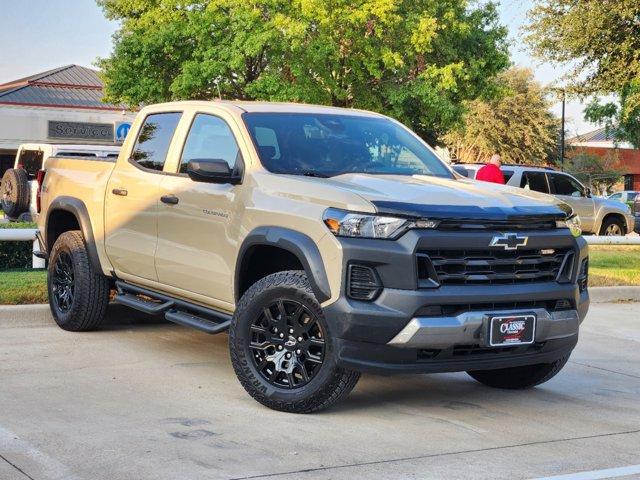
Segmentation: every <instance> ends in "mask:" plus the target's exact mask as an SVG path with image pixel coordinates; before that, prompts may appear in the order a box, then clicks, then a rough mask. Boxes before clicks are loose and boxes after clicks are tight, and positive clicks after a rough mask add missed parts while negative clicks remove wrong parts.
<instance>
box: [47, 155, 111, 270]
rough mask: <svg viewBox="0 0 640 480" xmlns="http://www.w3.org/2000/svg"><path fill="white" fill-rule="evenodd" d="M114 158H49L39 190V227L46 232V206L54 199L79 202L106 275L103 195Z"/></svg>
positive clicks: (106, 260)
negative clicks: (84, 208) (40, 203)
mask: <svg viewBox="0 0 640 480" xmlns="http://www.w3.org/2000/svg"><path fill="white" fill-rule="evenodd" d="M114 166H115V159H108V160H107V159H98V160H96V159H95V158H94V159H83V158H65V157H51V158H50V159H49V160H48V162H47V173H46V176H45V179H44V184H43V189H42V211H41V213H40V215H39V217H38V228H39V229H40V230H41V231H45V229H46V222H47V217H48V214H49V207H50V205H51V203H52V202H54V201H55V199H56V198H59V197H64V196H66V197H72V198H76V199H79V200H81V201H82V203H84V205H85V207H86V208H87V212H88V214H89V219H88V221H89V222H90V226H91V230H92V231H93V236H94V240H95V243H96V250H97V252H98V257H99V259H100V265H101V266H102V270H103V273H105V274H108V273H109V272H110V270H111V264H110V263H109V259H108V258H107V255H106V252H105V247H104V196H105V189H106V186H107V182H108V180H109V177H110V176H111V172H112V171H113V168H114Z"/></svg>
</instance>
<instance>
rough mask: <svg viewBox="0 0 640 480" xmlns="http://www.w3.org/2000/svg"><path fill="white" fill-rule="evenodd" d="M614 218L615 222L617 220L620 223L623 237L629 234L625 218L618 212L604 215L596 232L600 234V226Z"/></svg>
mask: <svg viewBox="0 0 640 480" xmlns="http://www.w3.org/2000/svg"><path fill="white" fill-rule="evenodd" d="M614 218H615V219H616V220H619V221H620V223H621V224H622V229H623V232H624V235H626V234H627V233H629V232H628V231H627V219H626V218H625V216H624V215H623V214H622V213H619V212H609V213H606V214H605V215H604V216H603V217H602V219H601V220H600V223H599V225H598V228H597V230H596V232H598V233H600V230H602V226H603V225H604V224H605V223H606V222H607V220H610V219H614Z"/></svg>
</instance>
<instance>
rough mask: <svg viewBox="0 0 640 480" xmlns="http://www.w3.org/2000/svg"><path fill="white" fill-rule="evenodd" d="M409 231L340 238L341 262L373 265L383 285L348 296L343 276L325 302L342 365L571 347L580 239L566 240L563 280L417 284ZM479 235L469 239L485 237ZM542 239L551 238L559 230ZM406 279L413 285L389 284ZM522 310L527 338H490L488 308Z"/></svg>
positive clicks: (534, 356)
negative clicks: (365, 295) (392, 238)
mask: <svg viewBox="0 0 640 480" xmlns="http://www.w3.org/2000/svg"><path fill="white" fill-rule="evenodd" d="M407 235H409V236H411V235H413V236H414V238H404V237H403V239H401V240H403V241H402V242H400V243H398V241H397V242H384V241H379V240H378V241H375V240H374V241H361V242H360V243H358V241H353V240H352V239H342V240H341V243H342V245H343V256H344V264H345V267H346V265H349V264H352V263H358V264H366V265H369V266H373V267H375V268H376V272H377V273H378V274H379V276H380V279H381V282H382V284H383V285H384V288H383V289H382V291H381V292H380V294H379V296H378V297H377V298H376V299H375V300H373V301H361V300H354V299H353V298H349V295H348V294H347V292H346V288H347V281H346V279H345V281H344V282H343V286H342V289H343V292H342V294H341V296H340V298H339V299H338V300H337V301H335V302H334V303H332V304H330V305H328V306H325V307H324V308H323V310H324V314H325V317H326V319H327V322H328V324H329V328H330V329H331V331H332V336H333V337H334V339H335V340H336V341H335V348H336V352H337V357H338V362H339V364H340V365H342V366H343V367H345V368H350V369H353V370H358V371H368V372H375V373H435V372H454V371H469V370H488V369H498V368H508V367H515V366H522V365H532V364H537V363H550V362H553V361H555V360H557V359H559V358H562V357H564V356H566V355H568V354H569V353H570V352H571V351H572V350H573V348H574V347H575V345H576V343H577V341H578V331H579V326H580V323H581V322H582V321H583V320H584V318H585V316H586V314H587V311H588V308H589V295H588V291H587V290H586V289H585V288H584V287H583V288H581V287H580V286H579V283H578V281H577V277H578V270H579V266H580V265H581V263H582V262H583V260H584V259H586V258H587V246H586V242H585V241H584V240H583V239H577V240H576V239H573V238H571V239H569V240H568V241H570V242H571V244H572V245H573V247H572V248H573V252H574V260H573V263H574V268H573V271H572V273H571V276H572V278H571V279H570V280H571V281H568V282H564V283H560V282H557V281H546V282H523V283H514V284H506V285H502V284H499V285H495V284H473V285H441V286H438V287H437V288H417V287H416V286H415V285H416V280H415V276H416V269H415V267H413V265H414V264H415V255H416V252H417V251H418V250H419V246H420V245H421V244H424V239H420V238H418V237H416V236H415V235H416V234H415V233H414V232H409V234H407ZM407 235H405V237H407ZM479 236H480V237H482V235H479ZM463 237H464V235H463ZM477 237H478V235H477V234H476V235H475V236H474V237H473V239H470V238H467V240H470V241H471V242H472V243H473V242H479V243H481V244H484V245H485V246H486V245H488V243H489V242H488V241H486V239H483V238H480V239H478V238H477ZM457 238H458V240H457V241H458V242H460V241H462V242H464V241H465V239H464V238H462V240H461V238H460V236H458V237H457ZM434 239H435V237H433V238H432V240H434ZM489 240H490V238H489ZM547 240H549V243H550V244H551V245H552V246H553V245H557V244H556V243H554V242H555V241H557V240H558V238H551V237H549V238H548V239H547ZM565 241H567V239H566V238H565V240H563V241H562V242H565ZM380 242H382V244H380ZM445 242H446V239H445ZM485 242H486V243H485ZM565 246H566V245H565ZM466 248H472V247H466ZM476 248H477V247H476ZM485 248H486V247H485ZM382 250H384V251H386V253H384V254H383V253H382ZM344 270H345V272H346V271H347V270H348V269H347V268H345V269H344ZM409 286H414V287H413V288H412V289H411V288H392V287H409ZM524 314H533V315H535V317H536V329H535V338H534V342H533V343H532V344H528V345H517V346H500V347H491V346H489V345H488V338H487V331H488V323H489V321H490V318H491V317H492V316H499V315H524Z"/></svg>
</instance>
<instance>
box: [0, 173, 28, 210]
mask: <svg viewBox="0 0 640 480" xmlns="http://www.w3.org/2000/svg"><path fill="white" fill-rule="evenodd" d="M0 206H1V207H2V210H4V213H6V214H7V216H8V217H11V218H17V217H18V216H19V215H20V214H21V213H23V212H26V211H28V210H29V177H28V176H27V172H26V171H25V170H24V169H22V168H10V169H9V170H7V171H6V172H4V175H3V176H2V184H0Z"/></svg>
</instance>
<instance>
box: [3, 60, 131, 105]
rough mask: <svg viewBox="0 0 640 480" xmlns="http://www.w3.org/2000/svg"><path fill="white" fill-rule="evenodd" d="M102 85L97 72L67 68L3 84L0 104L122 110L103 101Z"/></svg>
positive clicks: (79, 67) (88, 69)
mask: <svg viewBox="0 0 640 480" xmlns="http://www.w3.org/2000/svg"><path fill="white" fill-rule="evenodd" d="M102 89H103V84H102V81H101V80H100V77H99V76H98V72H97V71H96V70H92V69H91V68H86V67H81V66H79V65H67V66H64V67H60V68H55V69H53V70H48V71H46V72H42V73H38V74H36V75H31V76H30V77H25V78H20V79H18V80H14V81H12V82H8V83H4V84H1V85H0V105H1V104H4V105H16V106H27V107H54V108H55V107H57V108H84V109H91V110H122V108H123V107H122V106H121V105H113V104H108V103H104V102H102V96H103V91H102Z"/></svg>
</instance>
